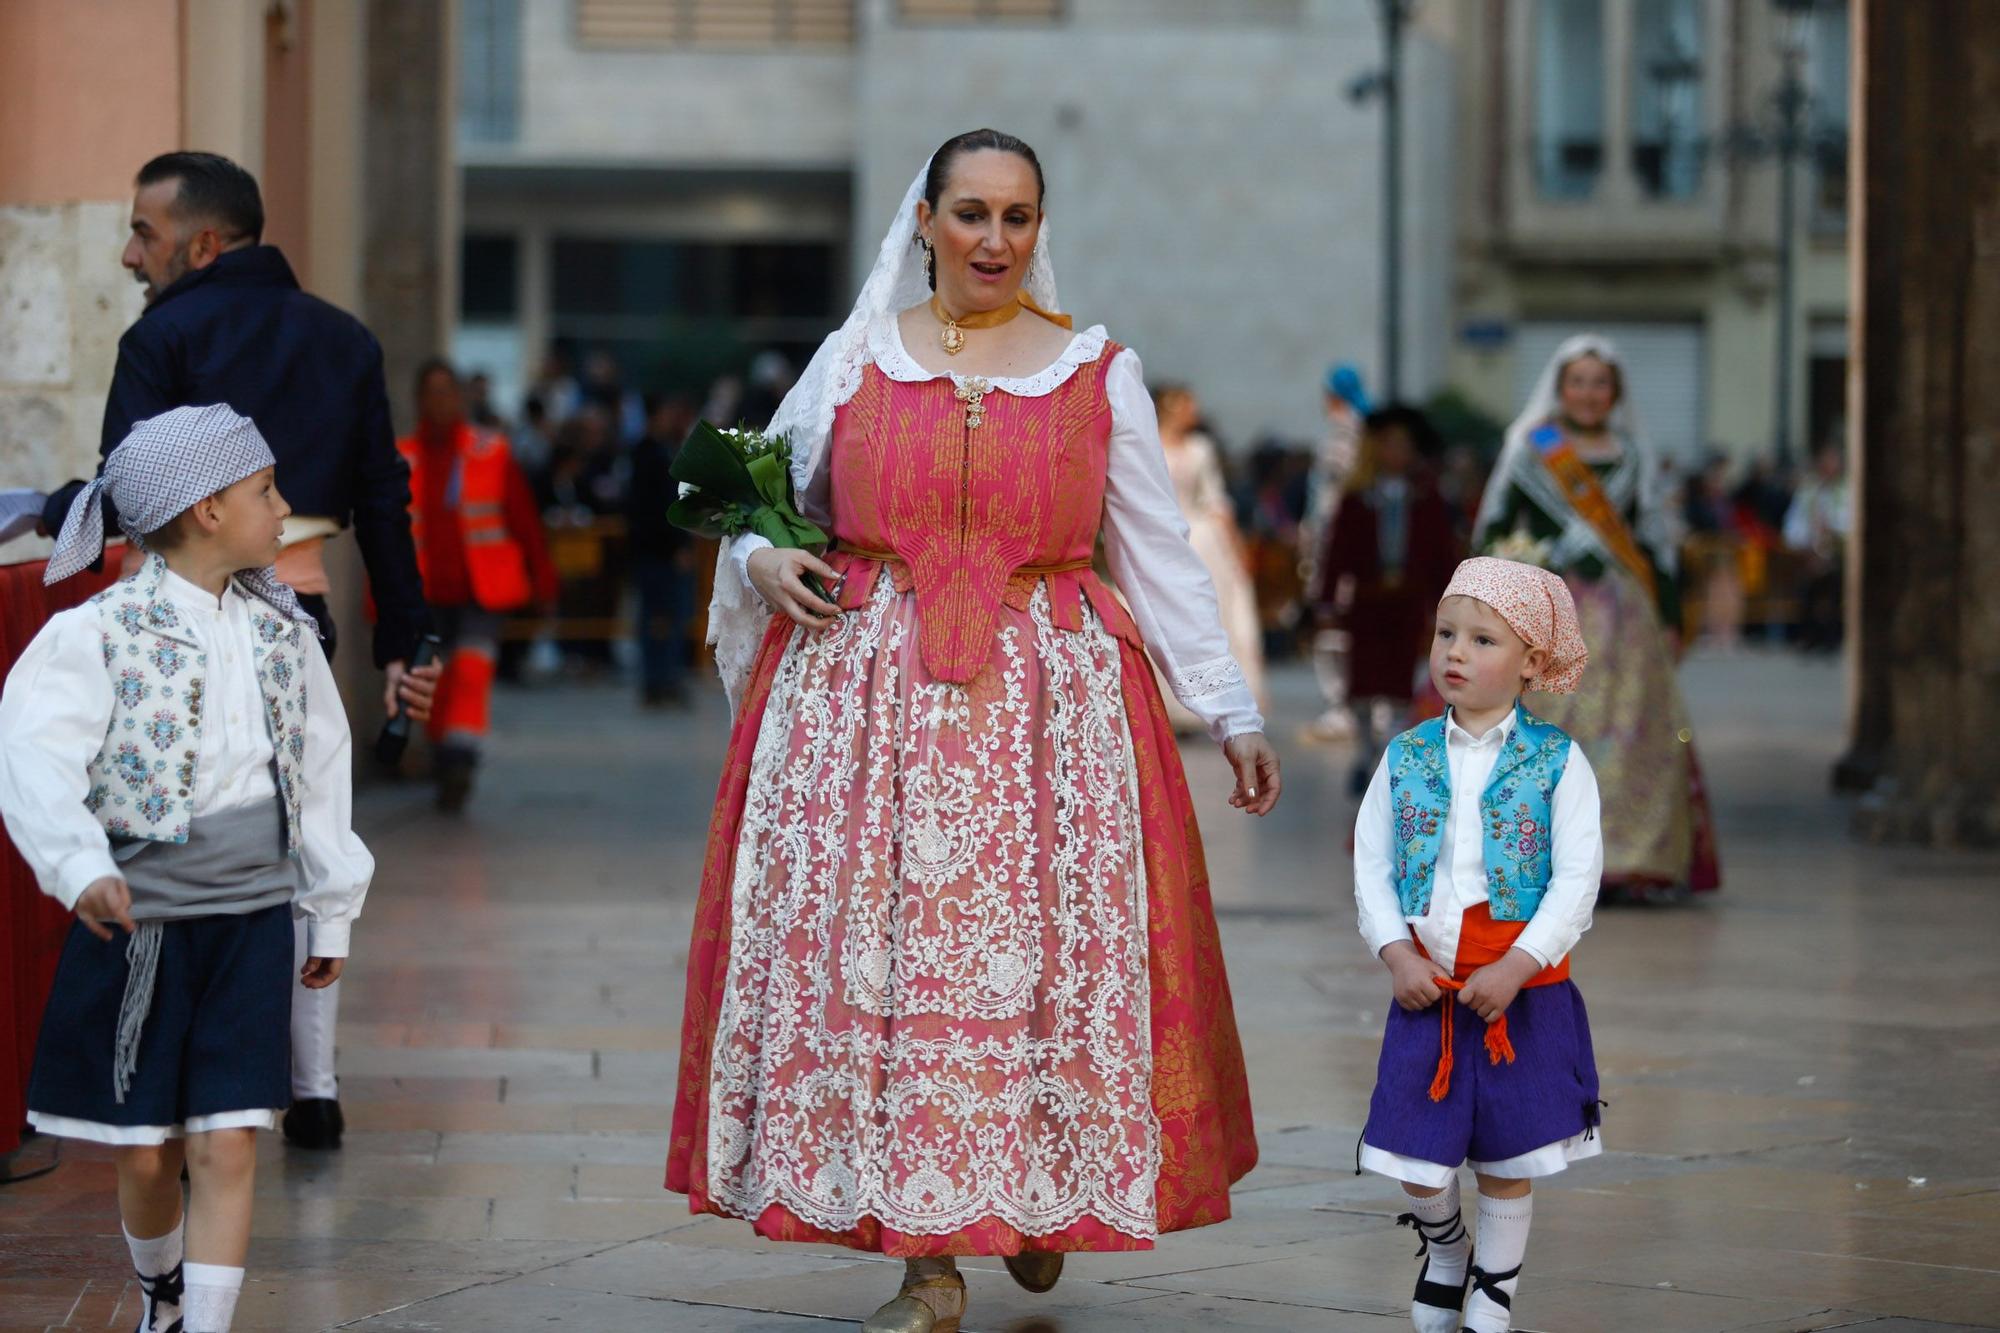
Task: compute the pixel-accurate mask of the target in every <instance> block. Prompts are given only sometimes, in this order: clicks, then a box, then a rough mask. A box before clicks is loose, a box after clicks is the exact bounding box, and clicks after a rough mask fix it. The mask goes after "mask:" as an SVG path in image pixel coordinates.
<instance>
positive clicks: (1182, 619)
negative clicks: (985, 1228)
mask: <svg viewBox="0 0 2000 1333" xmlns="http://www.w3.org/2000/svg"><path fill="white" fill-rule="evenodd" d="M868 338H869V342H868V345H869V351H870V353H871V354H872V355H873V356H874V358H875V364H876V366H877V367H878V368H879V369H880V370H881V371H882V373H883V374H885V375H887V376H888V377H889V378H890V379H893V380H898V381H903V382H920V381H926V380H932V379H943V378H946V376H945V375H944V374H943V373H942V372H939V373H933V372H931V371H928V370H925V369H924V368H923V366H922V365H920V364H919V363H918V362H917V360H916V359H915V358H914V357H912V356H911V355H910V354H909V351H908V349H907V348H905V347H904V346H903V338H902V331H901V328H900V327H899V325H898V323H897V320H896V318H895V317H894V316H893V315H892V316H887V317H885V318H883V319H880V320H877V321H876V322H875V324H874V325H872V326H871V327H870V329H869V332H868ZM1105 340H1106V336H1105V332H1104V330H1103V329H1102V328H1101V327H1099V328H1091V329H1088V330H1086V331H1084V332H1082V333H1079V334H1077V335H1076V337H1074V338H1073V339H1071V340H1070V346H1069V349H1068V350H1067V351H1066V352H1064V354H1063V355H1062V356H1061V357H1060V358H1058V359H1057V360H1056V362H1055V363H1054V364H1053V365H1051V366H1050V367H1049V368H1048V369H1046V370H1043V371H1040V372H1038V373H1037V374H1034V375H1026V376H1020V377H1017V378H1012V379H1009V378H1006V377H988V383H990V384H991V385H992V386H993V389H994V390H995V391H997V392H1000V393H1007V394H1012V395H1014V396H1016V397H1024V398H1027V397H1040V396H1042V395H1044V394H1048V393H1051V392H1053V391H1054V390H1055V389H1056V388H1057V387H1059V386H1060V385H1062V384H1063V383H1064V382H1065V381H1067V380H1068V379H1069V378H1070V376H1071V375H1073V374H1075V373H1076V372H1077V371H1078V370H1079V369H1081V368H1082V367H1083V366H1086V365H1089V364H1090V363H1091V362H1093V361H1095V360H1096V359H1097V358H1098V357H1099V356H1100V355H1102V354H1103V350H1104V344H1105ZM1104 387H1105V396H1106V398H1107V399H1109V401H1110V404H1111V443H1110V449H1109V459H1108V461H1107V464H1106V469H1105V479H1104V553H1105V557H1106V559H1107V560H1108V562H1109V563H1110V566H1111V575H1112V577H1113V578H1114V579H1116V580H1117V583H1118V591H1119V592H1120V593H1121V594H1122V595H1123V596H1124V599H1125V604H1126V606H1127V607H1129V608H1130V610H1131V612H1132V620H1133V623H1134V624H1136V625H1137V626H1138V627H1139V637H1140V638H1142V639H1144V640H1145V642H1146V647H1147V648H1148V649H1150V650H1151V652H1152V654H1153V656H1154V658H1155V660H1156V661H1157V662H1158V663H1159V666H1160V674H1161V675H1162V676H1163V677H1165V679H1166V681H1167V683H1168V685H1169V686H1170V687H1171V688H1172V690H1173V693H1174V697H1175V698H1176V699H1178V700H1180V702H1181V703H1182V704H1183V705H1184V706H1185V707H1186V708H1187V710H1188V711H1189V712H1191V713H1193V714H1194V715H1195V716H1196V717H1198V718H1200V719H1201V721H1202V723H1203V724H1204V725H1205V726H1207V728H1208V730H1209V734H1210V735H1212V736H1213V737H1215V739H1216V740H1219V741H1220V740H1227V739H1229V738H1230V737H1231V736H1237V735H1241V734H1243V733H1245V732H1252V731H1262V730H1263V729H1264V716H1263V714H1262V713H1261V712H1259V711H1258V708H1257V699H1256V696H1255V695H1254V694H1253V693H1252V692H1251V689H1250V685H1249V682H1248V681H1247V680H1246V679H1245V678H1244V675H1243V671H1242V668H1241V667H1240V666H1238V665H1237V662H1236V659H1235V657H1234V656H1232V655H1231V653H1230V651H1229V636H1228V635H1227V634H1226V633H1225V632H1224V630H1223V628H1222V615H1221V612H1220V611H1219V610H1218V609H1217V606H1216V599H1215V583H1214V581H1213V580H1212V579H1210V578H1209V574H1208V569H1207V567H1206V566H1204V565H1203V564H1202V563H1201V557H1200V556H1199V555H1197V554H1196V553H1195V549H1194V547H1193V546H1191V545H1190V544H1189V543H1188V525H1187V519H1186V518H1185V517H1184V516H1183V515H1182V513H1181V506H1180V499H1179V497H1178V496H1176V495H1175V494H1174V483H1173V480H1172V478H1171V477H1169V476H1168V475H1167V456H1166V447H1165V445H1163V444H1162V443H1161V442H1160V423H1159V418H1158V417H1157V416H1156V415H1155V414H1154V411H1153V398H1152V394H1151V393H1150V392H1149V391H1148V390H1147V388H1146V373H1145V370H1144V368H1143V367H1141V365H1140V364H1139V356H1138V354H1137V353H1136V352H1134V351H1132V350H1131V349H1130V348H1126V349H1124V350H1122V351H1120V352H1119V354H1118V356H1117V358H1116V359H1114V360H1113V361H1112V363H1111V366H1110V369H1109V370H1108V371H1107V372H1106V375H1105V386H1104ZM832 453H833V451H832V450H831V449H823V450H821V451H820V456H819V459H818V465H817V468H816V470H815V474H814V476H813V478H812V481H811V483H810V484H809V485H807V486H806V487H804V488H803V490H802V492H801V494H800V495H799V507H800V510H801V511H802V512H803V513H804V514H805V516H806V517H808V518H810V519H812V520H813V521H814V522H816V523H818V524H820V526H822V527H827V526H829V525H830V524H831V522H832V515H831V513H830V512H829V510H830V500H829V498H828V497H827V494H826V492H827V490H828V479H829V476H830V473H829V465H830V462H831V458H830V456H831V454H832ZM768 545H770V543H769V542H767V541H765V540H764V539H763V538H761V537H757V536H754V535H751V536H746V537H741V538H738V539H737V540H736V541H735V542H733V543H732V544H731V548H730V558H731V559H732V560H734V561H735V562H736V563H737V572H738V573H739V575H741V576H742V578H743V580H744V582H745V583H746V584H747V583H748V582H749V564H748V562H749V559H750V555H751V553H752V552H754V551H757V550H760V549H761V548H763V547H765V546H768Z"/></svg>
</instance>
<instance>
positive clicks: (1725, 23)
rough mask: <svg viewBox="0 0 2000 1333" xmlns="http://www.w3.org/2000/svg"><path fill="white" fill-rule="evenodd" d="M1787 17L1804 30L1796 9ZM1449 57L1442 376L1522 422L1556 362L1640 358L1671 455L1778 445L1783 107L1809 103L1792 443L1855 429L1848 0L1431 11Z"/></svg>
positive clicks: (1756, 450)
mask: <svg viewBox="0 0 2000 1333" xmlns="http://www.w3.org/2000/svg"><path fill="white" fill-rule="evenodd" d="M1788 9H1795V10H1797V11H1798V12H1796V13H1788V12H1787V11H1788ZM1423 21H1424V22H1425V23H1427V24H1429V25H1431V26H1433V27H1434V28H1435V29H1436V30H1437V31H1439V32H1440V33H1441V34H1443V35H1444V36H1445V37H1446V39H1447V40H1449V41H1450V42H1451V43H1452V45H1453V46H1454V48H1455V49H1456V50H1457V52H1458V53H1459V60H1458V66H1457V67H1458V71H1459V75H1458V107H1457V112H1456V115H1457V122H1458V126H1459V132H1458V135H1457V144H1458V153H1459V162H1460V166H1461V172H1460V181H1461V189H1460V194H1459V198H1458V234H1457V256H1456V265H1455V270H1456V275H1455V288H1454V295H1453V310H1454V313H1453V320H1454V324H1455V329H1454V335H1453V338H1452V348H1451V353H1450V357H1449V365H1450V370H1449V372H1448V378H1449V379H1450V381H1451V382H1452V383H1454V384H1455V385H1457V386H1459V387H1460V388H1461V389H1463V390H1464V391H1466V392H1467V393H1468V394H1469V395H1470V396H1471V397H1472V398H1473V399H1474V400H1475V401H1476V402H1478V403H1479V404H1480V405H1481V406H1482V407H1484V408H1485V409H1486V410H1487V411H1489V412H1491V413H1492V414H1493V415H1494V416H1496V417H1499V418H1501V419H1502V420H1505V419H1508V418H1511V416H1512V415H1513V414H1514V412H1515V411H1517V410H1518V409H1519V406H1520V404H1521V403H1522V402H1523V401H1524V399H1525V397H1526V393H1527V390H1528V388H1529V386H1530V384H1531V383H1532V381H1533V379H1534V377H1535V375H1536V374H1537V372H1538V371H1539V370H1540V369H1541V367H1542V366H1543V365H1544V364H1545V362H1546V361H1547V359H1548V357H1549V355H1550V354H1551V353H1552V351H1553V350H1554V348H1555V346H1556V344H1557V343H1558V342H1559V341H1560V340H1561V339H1562V338H1564V337H1566V336H1568V335H1569V334H1571V333H1574V332H1579V331H1582V330H1585V329H1596V330H1601V331H1604V332H1606V333H1608V334H1610V335H1611V336H1612V337H1614V338H1615V339H1617V340H1619V342H1620V343H1621V344H1622V348H1623V350H1624V352H1625V353H1626V356H1627V358H1628V360H1630V361H1631V362H1632V379H1633V384H1632V386H1631V391H1632V398H1633V401H1634V404H1635V406H1636V407H1637V408H1638V410H1639V413H1640V416H1641V419H1642V424H1643V426H1644V428H1645V429H1646V431H1647V433H1648V434H1649V435H1650V436H1651V437H1652V439H1653V440H1654V442H1655V443H1656V444H1657V445H1658V446H1659V447H1660V449H1661V451H1662V452H1663V453H1665V454H1667V455H1669V456H1671V457H1674V458H1675V459H1677V460H1678V461H1680V462H1681V463H1683V464H1690V463H1693V462H1695V461H1696V460H1698V459H1699V458H1701V457H1702V456H1704V455H1705V454H1707V453H1708V452H1709V451H1711V450H1714V451H1719V452H1721V453H1724V454H1726V455H1728V456H1730V457H1731V458H1733V459H1736V460H1739V461H1742V460H1748V459H1751V458H1759V457H1767V456H1771V455H1772V454H1773V453H1774V451H1775V446H1776V442H1777V441H1776V417H1777V412H1776V397H1777V386H1778V380H1779V376H1778V372H1777V364H1778V362H1777V355H1778V352H1777V344H1778V326H1779V320H1780V317H1781V309H1780V305H1781V303H1780V299H1779V297H1780V293H1779V255H1778V237H1779V166H1778V163H1777V161H1776V159H1775V157H1774V156H1773V154H1772V153H1771V148H1772V147H1773V145H1774V140H1775V137H1776V134H1777V131H1778V124H1779V120H1778V109H1777V96H1778V92H1779V88H1780V85H1781V83H1782V82H1783V79H1784V75H1785V69H1786V65H1785V62H1786V59H1787V56H1786V54H1785V53H1786V51H1787V50H1791V51H1793V52H1795V53H1796V54H1795V56H1794V57H1793V58H1794V59H1795V60H1796V65H1795V69H1796V73H1797V75H1798V77H1799V79H1800V81H1801V85H1802V88H1803V90H1804V92H1805V93H1806V94H1807V96H1808V98H1809V100H1808V102H1807V103H1806V107H1805V111H1804V114H1803V116H1802V118H1801V119H1802V124H1803V125H1804V127H1805V129H1806V132H1807V133H1806V139H1807V151H1806V152H1805V153H1804V154H1803V155H1802V156H1801V157H1800V158H1799V159H1797V160H1796V161H1795V164H1794V166H1793V168H1792V169H1793V170H1794V171H1795V172H1796V173H1797V175H1796V178H1795V180H1796V187H1797V207H1796V210H1795V217H1796V225H1795V227H1794V228H1793V235H1792V242H1793V254H1794V264H1795V269H1794V272H1795V295H1794V298H1793V301H1792V309H1791V314H1790V317H1791V320H1792V330H1793V336H1792V355H1791V362H1792V375H1791V406H1792V411H1791V422H1792V425H1791V431H1790V436H1791V444H1792V448H1793V457H1794V458H1795V459H1797V458H1801V457H1804V456H1805V455H1806V454H1808V453H1809V452H1810V451H1811V449H1812V448H1813V447H1814V446H1815V445H1818V444H1822V443H1827V442H1837V441H1838V440H1839V439H1840V438H1841V431H1842V428H1843V425H1844V393H1845V389H1844V385H1845V374H1846V359H1847V352H1848V345H1847V313H1848V304H1849V296H1848V258H1847V216H1846V192H1847V185H1846V172H1845V166H1844V152H1843V150H1842V149H1841V145H1842V143H1843V142H1844V138H1845V132H1846V126H1847V122H1848V82H1849V80H1848V44H1849V32H1848V19H1847V4H1846V0H1817V3H1815V4H1811V5H1810V6H1809V7H1807V6H1803V5H1802V6H1786V5H1783V4H1778V3H1772V2H1771V0H1485V2H1484V3H1481V4H1478V5H1471V4H1458V3H1455V2H1453V0H1447V2H1446V3H1443V4H1431V5H1428V6H1426V9H1425V12H1424V15H1423Z"/></svg>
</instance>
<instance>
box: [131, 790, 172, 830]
mask: <svg viewBox="0 0 2000 1333" xmlns="http://www.w3.org/2000/svg"><path fill="white" fill-rule="evenodd" d="M173 805H174V803H173V800H172V798H171V797H170V796H169V795H168V793H167V789H166V788H165V787H155V788H153V789H152V790H151V791H150V792H148V793H146V797H145V799H144V800H142V801H140V802H139V805H138V810H139V817H140V818H141V819H144V820H145V821H146V822H147V823H149V824H157V823H159V822H160V821H161V820H163V819H165V818H166V817H167V816H168V815H169V814H170V813H172V811H173Z"/></svg>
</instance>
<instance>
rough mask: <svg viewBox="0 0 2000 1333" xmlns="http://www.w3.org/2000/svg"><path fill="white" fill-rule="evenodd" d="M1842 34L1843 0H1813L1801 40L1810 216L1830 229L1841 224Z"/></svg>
mask: <svg viewBox="0 0 2000 1333" xmlns="http://www.w3.org/2000/svg"><path fill="white" fill-rule="evenodd" d="M1848 40H1849V34H1848V17H1847V0H1819V2H1818V3H1817V4H1816V5H1814V6H1813V15H1812V27H1811V30H1810V35H1809V36H1808V37H1807V46H1806V87H1807V91H1808V93H1809V94H1810V96H1811V98H1812V101H1811V102H1810V104H1809V106H1810V120H1809V129H1810V142H1811V145H1812V182H1813V186H1812V220H1813V224H1814V225H1815V226H1818V227H1826V228H1834V229H1838V228H1840V227H1844V226H1846V225H1847V149H1848V116H1847V91H1848V90H1847V77H1848V61H1849V59H1850V55H1849V52H1848Z"/></svg>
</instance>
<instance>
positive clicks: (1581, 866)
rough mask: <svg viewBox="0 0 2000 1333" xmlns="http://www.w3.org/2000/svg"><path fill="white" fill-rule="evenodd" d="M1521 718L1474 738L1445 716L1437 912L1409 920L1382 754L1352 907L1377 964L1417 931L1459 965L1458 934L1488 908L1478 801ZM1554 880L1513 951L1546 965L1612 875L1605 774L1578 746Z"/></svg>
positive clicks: (1568, 773) (1441, 957) (1570, 764)
mask: <svg viewBox="0 0 2000 1333" xmlns="http://www.w3.org/2000/svg"><path fill="white" fill-rule="evenodd" d="M1514 718H1515V715H1514V713H1513V712H1511V711H1510V712H1509V713H1508V714H1507V716H1506V718H1505V720H1503V721H1502V722H1500V723H1498V724H1497V725H1495V726H1494V727H1493V728H1492V729H1491V730H1489V731H1488V732H1487V733H1486V734H1485V735H1483V736H1474V735H1472V734H1471V733H1470V732H1468V731H1466V730H1465V728H1463V727H1461V726H1459V725H1458V721H1457V718H1456V717H1455V716H1454V715H1453V714H1452V713H1447V714H1445V728H1444V729H1445V757H1446V761H1447V763H1448V765H1449V768H1450V773H1451V805H1450V808H1449V809H1448V810H1447V811H1446V814H1445V826H1444V829H1443V830H1442V832H1441V834H1440V837H1439V839H1438V859H1437V874H1436V877H1435V879H1434V881H1433V883H1432V885H1431V901H1430V908H1429V910H1428V911H1426V912H1425V913H1424V914H1423V915H1422V916H1414V917H1405V916H1404V915H1403V904H1402V900H1401V898H1400V897H1398V895H1397V893H1396V879H1395V866H1396V848H1395V812H1394V811H1393V810H1392V809H1391V808H1390V804H1389V759H1388V756H1387V755H1384V756H1383V758H1382V762H1381V763H1379V764H1377V765H1376V767H1375V776H1374V779H1373V780H1372V781H1370V782H1369V784H1368V794H1367V795H1366V796H1364V797H1363V798H1362V800H1361V814H1360V816H1359V818H1358V820H1357V822H1356V824H1355V827H1354V900H1355V903H1356V904H1357V906H1358V907H1359V908H1360V924H1361V938H1363V939H1364V940H1366V941H1368V948H1369V950H1370V951H1371V952H1372V953H1374V954H1375V955H1376V956H1377V957H1380V956H1381V953H1382V950H1383V949H1385V948H1387V947H1388V946H1389V945H1391V944H1393V943H1395V942H1396V941H1397V940H1407V939H1409V938H1410V936H1411V934H1412V932H1414V933H1415V935H1416V938H1417V939H1418V940H1419V941H1420V942H1421V943H1422V944H1423V946H1424V951H1425V952H1426V953H1428V954H1429V955H1430V956H1431V961H1432V962H1434V963H1436V964H1437V965H1438V966H1439V967H1440V968H1442V969H1443V970H1445V971H1446V972H1450V971H1451V970H1452V969H1453V967H1454V966H1455V965H1456V963H1457V960H1458V937H1459V930H1460V928H1461V926H1462V925H1463V923H1464V919H1465V912H1466V909H1467V908H1469V907H1476V906H1478V905H1479V904H1480V903H1483V902H1485V901H1487V895H1486V831H1485V828H1484V826H1483V824H1482V822H1481V819H1480V810H1479V803H1480V797H1481V796H1482V795H1483V794H1484V793H1485V791H1486V783H1487V781H1488V779H1490V778H1491V777H1492V776H1493V767H1494V765H1495V764H1496V763H1498V762H1499V759H1500V754H1501V751H1502V750H1503V748H1504V747H1505V746H1506V743H1507V739H1508V738H1509V737H1510V736H1512V735H1513V734H1514ZM1549 816H1550V822H1551V824H1552V826H1553V827H1552V829H1551V838H1552V840H1553V841H1552V846H1551V848H1550V872H1551V873H1550V877H1549V887H1548V890H1547V891H1546V892H1545V893H1544V894H1543V895H1542V901H1541V905H1540V906H1539V907H1537V908H1536V909H1535V915H1534V917H1533V918H1532V919H1531V920H1530V921H1529V922H1528V924H1527V926H1526V928H1525V929H1523V930H1522V931H1521V936H1520V938H1519V939H1518V940H1516V941H1515V942H1514V943H1515V947H1516V948H1519V949H1523V950H1525V951H1526V952H1528V953H1530V954H1532V955H1533V956H1534V957H1535V959H1536V961H1538V962H1539V963H1541V965H1542V966H1543V967H1552V966H1554V965H1555V964H1556V963H1558V962H1560V961H1561V960H1562V959H1563V958H1564V957H1566V956H1568V954H1569V951H1570V950H1571V949H1574V948H1575V947H1576V942H1577V941H1578V940H1579V939H1581V938H1582V937H1583V933H1584V932H1585V931H1586V930H1589V929H1590V917H1591V911H1592V909H1593V908H1594V907H1595V906H1596V905H1597V887H1598V881H1599V880H1600V879H1601V878H1603V875H1604V835H1603V831H1602V829H1601V828H1600V827H1599V824H1598V797H1597V775H1596V774H1595V773H1593V772H1592V771H1591V768H1590V761H1589V760H1588V759H1586V758H1584V757H1583V751H1582V750H1581V749H1580V748H1579V747H1578V746H1577V744H1576V742H1574V741H1572V742H1570V747H1569V758H1568V760H1567V761H1566V762H1565V763H1564V765H1563V775H1562V779H1561V780H1560V781H1558V782H1557V783H1556V789H1555V793H1554V797H1553V799H1552V800H1551V802H1550V809H1549Z"/></svg>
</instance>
